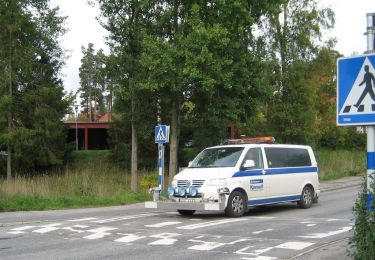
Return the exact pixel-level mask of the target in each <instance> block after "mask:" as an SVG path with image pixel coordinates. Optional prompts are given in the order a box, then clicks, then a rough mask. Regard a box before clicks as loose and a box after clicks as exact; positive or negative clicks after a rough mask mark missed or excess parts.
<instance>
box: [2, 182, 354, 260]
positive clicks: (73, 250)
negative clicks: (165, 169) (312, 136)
mask: <svg viewBox="0 0 375 260" xmlns="http://www.w3.org/2000/svg"><path fill="white" fill-rule="evenodd" d="M358 190H359V187H358V186H354V187H349V188H340V189H337V190H331V191H326V192H323V193H322V194H321V197H320V199H319V203H318V204H314V205H313V207H312V208H310V209H299V208H298V207H297V206H296V204H295V203H286V204H279V205H273V206H265V207H258V208H253V209H251V210H250V211H249V213H247V214H246V215H245V216H244V217H242V218H227V217H225V216H224V214H223V213H222V212H219V213H218V212H209V213H204V212H198V213H196V214H194V215H193V216H191V217H182V216H180V215H179V214H178V213H176V212H168V211H161V210H150V209H144V207H143V204H135V205H130V206H122V207H109V208H97V209H78V210H58V211H45V212H16V213H0V259H2V260H5V259H12V260H14V259H168V260H169V259H179V260H181V259H202V258H206V259H258V260H261V259H262V260H271V259H350V258H349V257H348V256H347V253H346V248H347V243H348V238H349V237H350V236H351V233H352V231H351V228H352V225H353V213H352V207H353V205H354V201H355V198H356V195H357V193H358Z"/></svg>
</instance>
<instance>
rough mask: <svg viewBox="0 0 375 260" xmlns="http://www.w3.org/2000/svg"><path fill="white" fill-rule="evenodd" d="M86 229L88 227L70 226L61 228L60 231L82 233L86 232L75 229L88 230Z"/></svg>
mask: <svg viewBox="0 0 375 260" xmlns="http://www.w3.org/2000/svg"><path fill="white" fill-rule="evenodd" d="M88 227H89V226H85V225H74V226H71V227H63V228H62V229H64V230H69V231H72V232H77V233H83V232H85V231H86V230H80V229H76V228H81V229H84V228H88Z"/></svg>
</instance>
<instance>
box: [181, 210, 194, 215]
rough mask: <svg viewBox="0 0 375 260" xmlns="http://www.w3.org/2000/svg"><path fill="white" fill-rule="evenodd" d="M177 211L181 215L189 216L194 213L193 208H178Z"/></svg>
mask: <svg viewBox="0 0 375 260" xmlns="http://www.w3.org/2000/svg"><path fill="white" fill-rule="evenodd" d="M177 211H178V213H180V214H181V215H182V216H191V215H193V214H194V212H195V210H185V209H178V210H177Z"/></svg>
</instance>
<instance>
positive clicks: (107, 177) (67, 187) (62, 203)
mask: <svg viewBox="0 0 375 260" xmlns="http://www.w3.org/2000/svg"><path fill="white" fill-rule="evenodd" d="M149 175H153V174H152V173H147V172H140V174H139V179H140V183H142V184H143V185H142V187H140V189H139V192H137V193H133V192H130V187H129V186H130V174H129V172H128V171H127V170H123V169H121V168H119V167H118V166H116V165H113V164H112V163H110V162H109V160H108V158H107V152H106V151H100V152H98V151H95V152H93V151H82V152H78V153H75V154H74V160H73V161H72V162H71V163H70V164H69V165H67V167H66V169H65V171H63V172H62V173H50V174H44V175H39V176H34V177H27V176H15V177H14V178H13V179H12V180H11V181H9V182H8V181H6V180H5V179H0V211H1V210H8V211H11V210H39V209H56V208H72V207H84V206H103V205H121V204H128V203H134V202H138V201H144V200H146V199H148V198H149V195H148V194H147V188H148V186H152V185H154V184H153V183H151V182H152V181H149V182H147V181H146V182H145V181H144V180H147V179H149V177H148V176H149Z"/></svg>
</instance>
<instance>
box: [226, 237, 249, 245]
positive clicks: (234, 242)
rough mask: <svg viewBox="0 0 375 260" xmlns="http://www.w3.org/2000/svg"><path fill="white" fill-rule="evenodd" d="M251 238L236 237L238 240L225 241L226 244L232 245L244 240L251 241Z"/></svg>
mask: <svg viewBox="0 0 375 260" xmlns="http://www.w3.org/2000/svg"><path fill="white" fill-rule="evenodd" d="M251 240H252V239H249V238H242V239H238V240H235V241H233V242H229V243H227V245H234V244H237V243H241V242H245V241H251Z"/></svg>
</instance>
